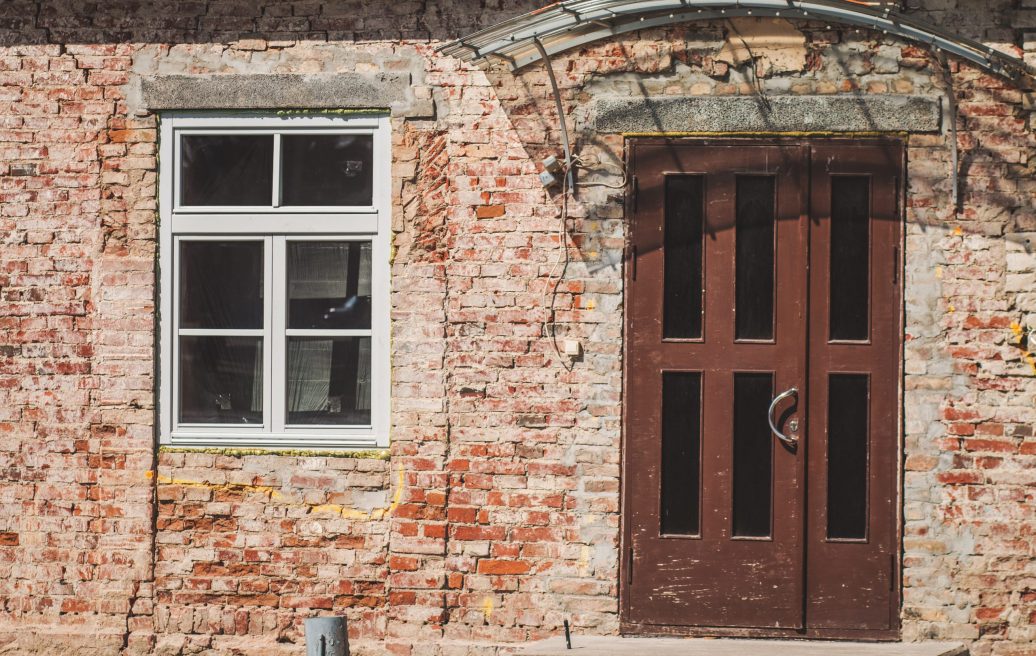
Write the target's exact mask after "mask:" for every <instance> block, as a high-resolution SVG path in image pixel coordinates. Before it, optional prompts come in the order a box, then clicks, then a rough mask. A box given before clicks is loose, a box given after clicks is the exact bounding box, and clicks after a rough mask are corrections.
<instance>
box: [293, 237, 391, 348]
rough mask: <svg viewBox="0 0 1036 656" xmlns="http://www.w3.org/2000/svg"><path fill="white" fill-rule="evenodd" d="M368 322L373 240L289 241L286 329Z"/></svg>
mask: <svg viewBox="0 0 1036 656" xmlns="http://www.w3.org/2000/svg"><path fill="white" fill-rule="evenodd" d="M370 327H371V243H370V242H369V241H365V242H359V241H352V242H349V241H345V242H342V241H311V242H299V241H291V242H288V328H303V329H305V328H309V329H329V328H338V329H344V328H370Z"/></svg>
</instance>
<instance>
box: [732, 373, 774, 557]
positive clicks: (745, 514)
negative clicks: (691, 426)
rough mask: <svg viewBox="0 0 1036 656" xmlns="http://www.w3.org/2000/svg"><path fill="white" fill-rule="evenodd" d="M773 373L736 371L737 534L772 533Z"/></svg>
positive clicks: (735, 509) (735, 488) (735, 480)
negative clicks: (770, 415)
mask: <svg viewBox="0 0 1036 656" xmlns="http://www.w3.org/2000/svg"><path fill="white" fill-rule="evenodd" d="M772 399H773V374H734V535H735V536H738V537H768V536H769V535H770V496H771V488H772V485H773V484H772V479H773V472H772V469H773V468H772V465H771V463H772V461H773V440H774V438H773V436H772V435H771V433H770V425H769V424H768V423H767V421H766V412H767V410H769V408H770V401H771V400H772Z"/></svg>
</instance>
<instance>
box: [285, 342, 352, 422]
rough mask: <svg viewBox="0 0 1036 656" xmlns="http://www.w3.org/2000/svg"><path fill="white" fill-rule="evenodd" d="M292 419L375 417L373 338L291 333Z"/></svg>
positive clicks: (290, 393)
mask: <svg viewBox="0 0 1036 656" xmlns="http://www.w3.org/2000/svg"><path fill="white" fill-rule="evenodd" d="M287 377H288V381H287V383H288V389H287V403H288V423H289V424H295V425H298V424H324V425H327V424H333V425H342V424H356V425H369V424H370V423H371V384H370V383H371V338H370V337H289V338H288V372H287Z"/></svg>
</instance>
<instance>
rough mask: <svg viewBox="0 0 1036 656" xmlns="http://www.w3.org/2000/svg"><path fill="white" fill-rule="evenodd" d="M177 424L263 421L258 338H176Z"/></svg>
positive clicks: (261, 350) (260, 360) (258, 422)
mask: <svg viewBox="0 0 1036 656" xmlns="http://www.w3.org/2000/svg"><path fill="white" fill-rule="evenodd" d="M180 422H182V423H185V424H261V423H263V340H262V338H261V337H198V336H190V337H187V336H184V337H181V338H180Z"/></svg>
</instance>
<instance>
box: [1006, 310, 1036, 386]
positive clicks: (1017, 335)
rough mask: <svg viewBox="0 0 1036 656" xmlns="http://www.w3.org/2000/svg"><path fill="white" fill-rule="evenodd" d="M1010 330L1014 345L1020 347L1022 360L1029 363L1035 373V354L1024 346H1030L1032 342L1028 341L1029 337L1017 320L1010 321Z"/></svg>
mask: <svg viewBox="0 0 1036 656" xmlns="http://www.w3.org/2000/svg"><path fill="white" fill-rule="evenodd" d="M1011 332H1012V333H1014V343H1015V345H1016V346H1017V347H1018V348H1020V349H1022V360H1025V361H1026V362H1027V363H1028V364H1029V367H1031V368H1032V372H1033V373H1034V374H1036V354H1034V353H1033V352H1032V351H1029V350H1028V349H1027V348H1026V347H1031V346H1032V344H1029V343H1028V341H1029V339H1028V337H1027V336H1026V334H1025V329H1024V328H1022V325H1021V324H1020V323H1018V322H1017V321H1012V322H1011Z"/></svg>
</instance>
